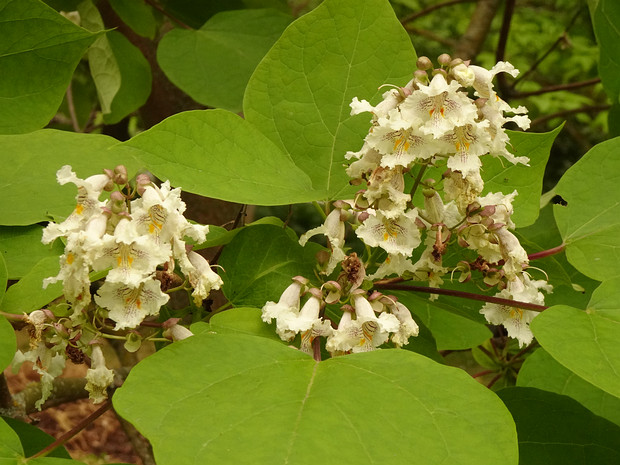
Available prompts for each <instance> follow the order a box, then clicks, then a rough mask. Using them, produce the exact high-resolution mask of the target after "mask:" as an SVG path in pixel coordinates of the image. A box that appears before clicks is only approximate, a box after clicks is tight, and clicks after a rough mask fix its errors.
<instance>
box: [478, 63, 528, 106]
mask: <svg viewBox="0 0 620 465" xmlns="http://www.w3.org/2000/svg"><path fill="white" fill-rule="evenodd" d="M469 69H470V70H471V71H473V72H474V75H475V80H474V83H473V86H474V89H476V93H477V94H478V95H479V96H480V97H482V98H488V99H491V98H495V91H494V90H493V82H492V81H493V78H494V77H495V75H496V74H498V73H508V74H510V75H511V76H512V77H517V76H518V75H519V70H518V69H515V67H514V66H512V65H511V64H510V63H508V62H507V61H499V62H498V63H497V64H496V65H495V66H493V68H491V69H490V70H489V69H485V68H481V67H480V66H474V65H470V66H469Z"/></svg>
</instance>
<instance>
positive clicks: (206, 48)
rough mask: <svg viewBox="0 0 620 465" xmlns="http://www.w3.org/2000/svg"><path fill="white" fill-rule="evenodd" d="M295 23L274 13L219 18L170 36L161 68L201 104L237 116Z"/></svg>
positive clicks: (251, 12) (252, 12)
mask: <svg viewBox="0 0 620 465" xmlns="http://www.w3.org/2000/svg"><path fill="white" fill-rule="evenodd" d="M291 21H292V18H291V17H290V15H287V14H285V13H281V12H279V11H276V10H236V11H226V12H222V13H218V14H216V15H215V16H213V17H212V18H210V19H209V20H208V21H207V22H206V23H205V24H204V25H203V26H202V27H201V28H200V29H199V30H188V29H173V30H172V31H170V32H169V33H168V34H166V35H165V36H164V37H163V39H162V40H161V42H160V43H159V46H158V48H157V62H158V63H159V66H161V68H162V70H163V71H164V73H165V74H166V76H167V77H168V79H170V80H171V81H172V82H173V83H174V84H175V85H176V86H178V87H179V88H180V89H181V90H183V91H184V92H186V93H187V94H188V95H189V96H190V97H192V98H193V99H194V100H196V101H197V102H199V103H202V104H203V105H208V106H210V107H214V108H224V109H226V110H230V111H232V112H235V113H238V112H240V111H241V109H242V103H243V93H244V91H245V87H246V85H247V83H248V81H249V79H250V76H251V75H252V72H253V71H254V68H256V65H257V64H258V62H259V61H260V60H261V59H262V58H263V56H264V55H265V53H267V51H268V50H269V49H270V48H271V46H272V45H273V44H274V42H275V41H276V40H277V39H278V37H280V34H282V31H283V30H284V29H285V28H286V26H288V24H289V23H290V22H291Z"/></svg>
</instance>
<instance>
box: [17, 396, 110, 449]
mask: <svg viewBox="0 0 620 465" xmlns="http://www.w3.org/2000/svg"><path fill="white" fill-rule="evenodd" d="M110 408H112V401H111V400H109V399H108V400H106V401H105V402H104V403H103V404H101V407H99V408H98V409H97V410H95V411H94V412H93V413H91V414H90V415H88V416H87V417H86V418H84V419H83V420H81V421H80V422H79V423H78V424H77V425H75V426H74V427H73V428H71V429H70V430H69V431H67V432H66V433H64V434H63V435H62V436H60V437H59V438H58V439H56V440H55V441H54V442H52V443H51V444H50V445H49V446H47V447H45V448H43V449H41V450H40V451H39V452H37V453H36V454H34V455H33V456H31V457H28V460H32V459H36V458H37V457H45V456H46V455H47V454H49V453H50V452H51V451H53V450H54V449H56V448H57V447H60V446H62V445H63V444H65V443H66V442H67V441H69V440H70V439H71V438H72V437H73V436H75V435H77V434H78V433H80V432H81V431H82V430H83V429H84V428H86V427H87V426H88V425H90V424H91V423H92V422H94V421H95V420H96V419H97V418H99V417H100V416H101V415H103V414H104V413H105V412H107V411H108V410H109V409H110Z"/></svg>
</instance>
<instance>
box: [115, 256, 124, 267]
mask: <svg viewBox="0 0 620 465" xmlns="http://www.w3.org/2000/svg"><path fill="white" fill-rule="evenodd" d="M121 263H123V257H122V256H120V255H119V256H118V257H116V266H121Z"/></svg>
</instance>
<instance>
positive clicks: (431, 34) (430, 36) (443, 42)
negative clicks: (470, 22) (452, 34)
mask: <svg viewBox="0 0 620 465" xmlns="http://www.w3.org/2000/svg"><path fill="white" fill-rule="evenodd" d="M404 28H405V30H406V31H407V32H410V33H412V34H416V35H419V36H421V37H424V38H426V39H429V40H432V41H434V42H437V43H439V44H441V45H445V46H446V47H450V48H454V47H455V46H456V43H457V42H456V40H452V39H446V38H444V37H441V36H439V35H437V34H435V33H434V32H431V31H428V30H426V29H419V28H417V27H410V26H404Z"/></svg>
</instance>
